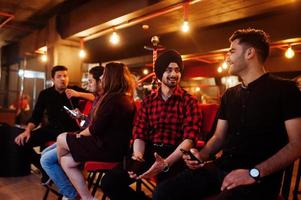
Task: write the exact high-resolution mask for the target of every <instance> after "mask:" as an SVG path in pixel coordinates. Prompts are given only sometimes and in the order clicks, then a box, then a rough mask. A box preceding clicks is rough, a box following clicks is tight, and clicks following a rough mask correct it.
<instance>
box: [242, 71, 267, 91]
mask: <svg viewBox="0 0 301 200" xmlns="http://www.w3.org/2000/svg"><path fill="white" fill-rule="evenodd" d="M268 77H269V73H265V74H263V75H261V76H260V77H259V78H257V79H255V80H254V81H252V82H251V83H249V84H248V85H247V86H245V85H244V84H243V83H241V88H242V89H252V88H254V87H255V86H256V85H258V84H260V83H261V82H262V81H264V80H266V79H267V78H268Z"/></svg>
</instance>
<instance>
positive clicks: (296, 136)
mask: <svg viewBox="0 0 301 200" xmlns="http://www.w3.org/2000/svg"><path fill="white" fill-rule="evenodd" d="M285 127H286V131H287V134H288V140H289V141H288V143H287V144H286V145H285V146H284V147H283V148H282V149H280V150H279V151H278V152H277V153H276V154H274V155H273V156H272V157H270V158H269V159H267V160H265V161H264V162H262V163H260V164H258V165H257V166H256V167H257V168H258V169H259V171H260V176H261V177H263V176H267V175H270V174H272V173H274V172H276V171H278V170H281V169H284V168H285V167H286V166H288V165H289V164H291V163H292V162H293V161H294V160H296V159H297V158H300V157H301V148H300V146H301V118H295V119H290V120H287V121H285Z"/></svg>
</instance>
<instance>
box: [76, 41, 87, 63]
mask: <svg viewBox="0 0 301 200" xmlns="http://www.w3.org/2000/svg"><path fill="white" fill-rule="evenodd" d="M78 56H79V57H80V58H81V59H83V58H85V57H86V56H87V53H86V51H85V48H84V39H83V38H81V39H80V50H79V52H78Z"/></svg>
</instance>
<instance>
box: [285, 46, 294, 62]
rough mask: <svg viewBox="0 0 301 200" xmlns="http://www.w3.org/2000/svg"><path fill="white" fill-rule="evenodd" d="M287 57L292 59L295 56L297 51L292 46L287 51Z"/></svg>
mask: <svg viewBox="0 0 301 200" xmlns="http://www.w3.org/2000/svg"><path fill="white" fill-rule="evenodd" d="M284 55H285V57H286V58H288V59H291V58H293V57H294V56H295V51H294V50H293V49H292V47H291V46H289V47H288V49H287V50H286V51H285V54H284Z"/></svg>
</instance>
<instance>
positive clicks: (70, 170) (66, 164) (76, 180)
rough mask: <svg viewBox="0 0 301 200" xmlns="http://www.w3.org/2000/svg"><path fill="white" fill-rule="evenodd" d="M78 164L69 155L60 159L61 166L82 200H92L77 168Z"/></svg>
mask: <svg viewBox="0 0 301 200" xmlns="http://www.w3.org/2000/svg"><path fill="white" fill-rule="evenodd" d="M79 164H80V163H78V162H75V161H74V160H73V158H72V156H71V154H68V155H65V156H62V157H61V165H62V167H63V169H64V171H65V173H66V174H67V176H68V177H69V179H70V180H71V182H72V184H73V185H74V187H75V188H76V190H77V192H78V193H79V195H80V196H81V198H82V200H91V199H93V196H92V195H91V193H90V192H89V190H88V187H87V185H86V181H85V179H84V176H83V174H82V172H81V171H80V169H79V168H78V165H79Z"/></svg>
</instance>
